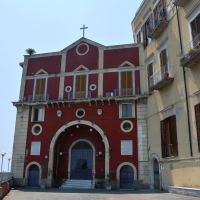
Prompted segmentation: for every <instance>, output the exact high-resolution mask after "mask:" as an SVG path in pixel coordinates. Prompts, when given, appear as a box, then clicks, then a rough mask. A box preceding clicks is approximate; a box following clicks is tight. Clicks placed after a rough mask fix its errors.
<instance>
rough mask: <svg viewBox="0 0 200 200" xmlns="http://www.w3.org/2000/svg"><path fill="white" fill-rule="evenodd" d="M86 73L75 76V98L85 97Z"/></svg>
mask: <svg viewBox="0 0 200 200" xmlns="http://www.w3.org/2000/svg"><path fill="white" fill-rule="evenodd" d="M86 80H87V77H86V75H78V76H76V94H75V97H76V98H85V97H86Z"/></svg>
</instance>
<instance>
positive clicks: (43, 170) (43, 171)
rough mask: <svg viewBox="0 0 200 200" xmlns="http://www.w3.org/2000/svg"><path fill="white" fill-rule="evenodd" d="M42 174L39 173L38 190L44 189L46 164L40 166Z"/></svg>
mask: <svg viewBox="0 0 200 200" xmlns="http://www.w3.org/2000/svg"><path fill="white" fill-rule="evenodd" d="M41 169H42V173H41V184H40V188H41V189H44V188H45V187H46V180H47V171H48V167H47V165H46V164H43V165H41Z"/></svg>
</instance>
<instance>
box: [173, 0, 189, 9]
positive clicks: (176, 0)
mask: <svg viewBox="0 0 200 200" xmlns="http://www.w3.org/2000/svg"><path fill="white" fill-rule="evenodd" d="M188 1H189V0H174V2H173V4H174V5H175V6H180V7H184V6H185V4H186V3H187V2H188Z"/></svg>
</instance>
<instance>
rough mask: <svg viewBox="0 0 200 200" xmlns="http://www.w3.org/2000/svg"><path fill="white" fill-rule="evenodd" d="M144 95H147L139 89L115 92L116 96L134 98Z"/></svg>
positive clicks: (116, 90) (117, 90)
mask: <svg viewBox="0 0 200 200" xmlns="http://www.w3.org/2000/svg"><path fill="white" fill-rule="evenodd" d="M142 94H145V92H141V90H140V89H139V88H126V89H120V90H119V89H115V90H114V96H134V95H142Z"/></svg>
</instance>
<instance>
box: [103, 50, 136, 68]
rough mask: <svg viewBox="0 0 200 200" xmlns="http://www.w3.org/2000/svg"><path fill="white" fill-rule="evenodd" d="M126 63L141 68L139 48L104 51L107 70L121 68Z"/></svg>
mask: <svg viewBox="0 0 200 200" xmlns="http://www.w3.org/2000/svg"><path fill="white" fill-rule="evenodd" d="M125 61H128V62H130V63H132V64H134V65H135V66H139V49H138V47H134V48H125V49H114V50H105V51H104V68H105V69H107V68H116V67H119V66H120V65H121V64H122V63H123V62H125Z"/></svg>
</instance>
